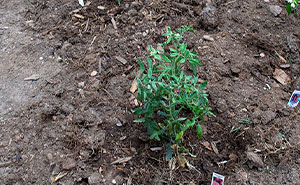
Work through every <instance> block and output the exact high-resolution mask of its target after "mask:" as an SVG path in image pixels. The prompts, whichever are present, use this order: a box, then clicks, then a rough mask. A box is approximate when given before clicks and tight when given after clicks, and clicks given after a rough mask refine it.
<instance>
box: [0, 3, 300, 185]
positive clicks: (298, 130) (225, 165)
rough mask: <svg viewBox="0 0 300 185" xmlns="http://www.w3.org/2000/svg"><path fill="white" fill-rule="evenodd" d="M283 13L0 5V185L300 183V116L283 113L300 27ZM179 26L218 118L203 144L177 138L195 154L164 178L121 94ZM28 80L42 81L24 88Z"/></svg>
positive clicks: (177, 6)
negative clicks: (280, 76)
mask: <svg viewBox="0 0 300 185" xmlns="http://www.w3.org/2000/svg"><path fill="white" fill-rule="evenodd" d="M270 5H276V6H280V7H281V8H282V11H281V13H280V14H279V15H277V16H275V15H274V14H273V13H272V7H271V8H270ZM99 6H100V7H99ZM284 6H285V2H284V1H283V0H282V1H279V0H276V1H271V2H265V1H263V0H252V1H239V0H236V1H235V0H234V1H226V0H223V1H222V0H212V2H211V3H207V2H206V1H205V0H190V1H187V0H173V1H171V0H145V1H144V0H136V1H133V0H131V1H129V0H126V1H122V2H121V6H118V5H117V3H116V2H115V1H108V0H101V1H100V0H93V1H91V2H90V3H88V4H87V5H86V6H85V7H84V8H82V7H81V6H80V5H79V4H78V2H77V1H75V0H74V1H69V0H52V1H50V0H44V1H38V0H29V1H26V2H23V1H22V2H21V3H20V2H19V1H17V0H10V1H4V0H0V15H1V16H0V49H1V50H0V52H1V55H0V62H1V63H0V76H1V80H0V82H1V83H0V101H1V104H0V124H1V127H0V131H1V132H0V138H1V140H0V154H1V155H0V183H1V184H51V182H52V180H53V178H55V177H57V176H60V175H61V177H62V178H61V179H59V180H57V181H56V182H55V183H56V184H113V183H114V184H128V185H129V184H134V185H142V184H154V185H160V184H161V185H162V184H190V185H192V184H199V185H200V184H205V185H206V184H210V179H211V175H212V173H213V172H217V173H219V174H222V175H224V176H225V183H226V184H239V185H241V184H251V185H252V184H274V185H275V184H300V175H299V167H300V155H299V152H300V150H299V142H300V137H299V136H300V125H299V121H298V119H299V118H298V116H297V115H298V113H299V108H297V107H296V108H294V109H292V108H289V107H288V106H287V102H288V100H289V97H290V95H291V93H292V92H293V91H294V90H297V89H298V90H299V89H300V81H299V69H300V60H299V52H298V51H299V50H298V49H299V44H300V32H299V25H300V21H299V13H298V12H296V13H295V14H293V15H291V16H287V13H286V12H285V10H284ZM181 25H191V26H193V28H194V29H195V33H194V34H193V33H188V34H186V35H185V39H186V42H187V43H188V46H189V47H190V49H193V50H196V51H197V52H198V54H199V56H200V58H201V60H202V66H201V67H200V68H199V70H198V76H199V78H201V79H202V80H208V81H209V85H208V87H207V89H206V91H207V93H208V94H209V100H210V106H211V107H212V109H213V112H214V114H215V115H216V117H215V118H213V117H209V118H207V120H206V122H205V123H204V124H203V129H204V134H203V135H204V137H203V139H202V140H201V141H198V140H197V136H196V134H195V131H194V130H190V131H188V132H187V133H186V135H185V136H184V141H185V142H184V144H185V147H186V148H188V149H189V150H190V151H191V152H192V153H193V154H195V155H196V156H197V157H196V158H192V157H189V156H186V158H187V160H188V162H189V164H190V168H188V167H185V168H182V167H177V166H178V165H177V166H176V168H175V169H173V170H171V169H170V168H169V164H168V162H166V161H165V160H164V155H165V150H164V149H163V150H162V151H151V150H150V148H152V147H157V146H162V147H164V146H165V143H160V142H156V141H150V140H149V139H148V138H147V133H146V130H145V129H144V127H143V125H142V124H139V123H133V120H134V119H135V118H136V117H135V116H133V115H132V113H131V109H132V108H134V99H135V96H136V94H132V93H131V92H130V91H129V89H130V86H131V83H132V81H133V80H134V72H135V71H138V70H139V69H138V64H137V59H138V58H141V59H143V58H144V57H145V56H146V55H148V53H147V46H148V45H156V44H157V43H159V42H162V41H163V39H164V38H163V37H162V36H161V34H162V33H163V32H164V31H165V30H166V27H167V26H171V27H172V28H177V27H180V26H181ZM203 35H209V36H210V37H211V38H213V41H209V40H206V39H204V38H203ZM276 53H277V54H276ZM278 55H281V56H282V57H284V58H285V59H286V62H287V63H288V64H289V65H283V64H286V63H284V62H283V61H282V60H280V58H279V57H278ZM116 57H122V58H124V59H125V60H126V63H125V64H123V63H122V62H120V61H119V60H118V59H117V58H116ZM99 63H101V66H99ZM280 68H281V69H282V70H283V71H284V72H285V73H286V74H287V75H288V76H289V77H290V79H291V80H290V81H289V82H288V83H287V84H286V85H283V84H281V83H279V82H278V81H276V80H275V79H274V77H273V72H274V71H275V69H280ZM93 71H97V72H98V73H97V74H96V75H95V76H94V75H91V73H92V72H93ZM32 75H38V77H39V78H38V79H36V80H34V81H24V78H26V77H30V76H32ZM119 123H121V124H122V125H121V126H117V125H119ZM126 157H132V158H127V160H128V161H127V162H124V163H117V164H111V163H112V162H114V161H116V160H117V159H119V158H126ZM191 166H192V167H191Z"/></svg>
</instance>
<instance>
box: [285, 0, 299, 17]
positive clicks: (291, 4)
mask: <svg viewBox="0 0 300 185" xmlns="http://www.w3.org/2000/svg"><path fill="white" fill-rule="evenodd" d="M298 1H299V0H287V3H288V4H287V5H286V11H287V12H288V14H289V15H290V14H291V13H292V11H294V10H296V6H297V4H298Z"/></svg>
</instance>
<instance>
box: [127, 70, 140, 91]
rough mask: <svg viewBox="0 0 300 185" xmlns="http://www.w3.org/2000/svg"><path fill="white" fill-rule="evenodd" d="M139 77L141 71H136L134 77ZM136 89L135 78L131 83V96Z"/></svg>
mask: <svg viewBox="0 0 300 185" xmlns="http://www.w3.org/2000/svg"><path fill="white" fill-rule="evenodd" d="M140 75H141V71H138V72H137V73H136V76H140ZM137 88H138V82H137V80H136V78H135V79H134V80H133V81H132V83H131V87H130V92H131V93H132V94H133V93H134V92H135V91H136V90H137Z"/></svg>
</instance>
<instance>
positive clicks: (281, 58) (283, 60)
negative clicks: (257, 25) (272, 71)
mask: <svg viewBox="0 0 300 185" xmlns="http://www.w3.org/2000/svg"><path fill="white" fill-rule="evenodd" d="M275 53H276V55H277V56H278V58H279V59H280V60H281V61H282V62H283V63H287V61H286V60H285V58H283V57H282V56H281V55H279V54H278V53H277V51H275Z"/></svg>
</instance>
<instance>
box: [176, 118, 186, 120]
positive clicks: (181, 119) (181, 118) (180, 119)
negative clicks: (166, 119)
mask: <svg viewBox="0 0 300 185" xmlns="http://www.w3.org/2000/svg"><path fill="white" fill-rule="evenodd" d="M184 120H186V118H178V119H177V121H184Z"/></svg>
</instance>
